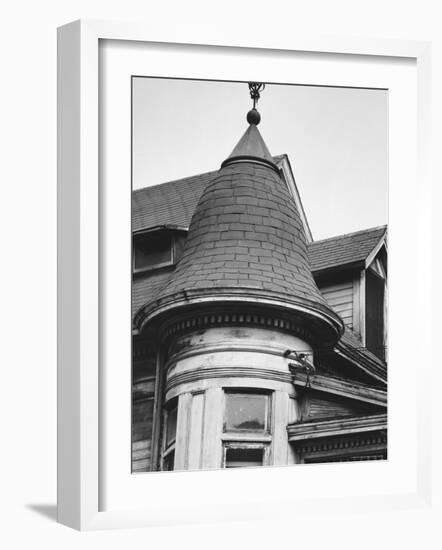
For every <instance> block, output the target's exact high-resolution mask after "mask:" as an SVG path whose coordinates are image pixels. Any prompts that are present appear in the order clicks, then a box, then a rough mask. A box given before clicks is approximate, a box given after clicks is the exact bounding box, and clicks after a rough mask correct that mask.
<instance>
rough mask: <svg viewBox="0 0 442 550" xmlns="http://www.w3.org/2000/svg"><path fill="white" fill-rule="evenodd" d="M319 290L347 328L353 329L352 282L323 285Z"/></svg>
mask: <svg viewBox="0 0 442 550" xmlns="http://www.w3.org/2000/svg"><path fill="white" fill-rule="evenodd" d="M319 288H320V290H321V292H322V294H323V296H324V298H325V299H326V300H327V302H328V303H329V304H330V306H331V307H332V308H333V309H334V310H335V311H336V313H337V314H338V315H339V316H340V317H341V318H342V320H343V321H344V323H345V324H346V325H347V326H348V327H349V328H353V280H352V279H350V280H346V281H343V282H339V283H334V284H323V285H321V286H320V287H319Z"/></svg>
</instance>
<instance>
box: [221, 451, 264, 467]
mask: <svg viewBox="0 0 442 550" xmlns="http://www.w3.org/2000/svg"><path fill="white" fill-rule="evenodd" d="M224 464H225V467H226V468H253V467H257V466H262V465H263V464H264V448H263V447H258V448H253V447H252V448H247V447H236V448H235V447H226V448H225V458H224Z"/></svg>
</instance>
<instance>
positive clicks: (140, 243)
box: [133, 228, 186, 273]
mask: <svg viewBox="0 0 442 550" xmlns="http://www.w3.org/2000/svg"><path fill="white" fill-rule="evenodd" d="M185 238H186V232H185V231H183V230H176V229H175V230H173V229H169V228H167V229H166V228H161V229H152V230H148V231H146V232H144V233H140V234H135V235H134V238H133V272H134V273H144V272H146V271H152V270H155V269H159V268H162V267H167V266H172V265H174V264H176V262H177V261H178V260H179V259H180V257H181V255H182V251H183V246H184V241H185Z"/></svg>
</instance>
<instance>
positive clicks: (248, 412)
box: [224, 392, 270, 434]
mask: <svg viewBox="0 0 442 550" xmlns="http://www.w3.org/2000/svg"><path fill="white" fill-rule="evenodd" d="M225 395H226V408H225V417H224V432H253V433H262V434H265V433H269V432H270V422H269V413H270V410H269V409H270V408H269V401H270V396H269V395H268V394H263V393H243V392H226V394H225Z"/></svg>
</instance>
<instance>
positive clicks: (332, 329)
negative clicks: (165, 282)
mask: <svg viewBox="0 0 442 550" xmlns="http://www.w3.org/2000/svg"><path fill="white" fill-rule="evenodd" d="M208 308H210V309H209V313H208V312H207V309H208ZM198 309H199V311H198ZM263 310H264V311H265V310H267V311H268V312H271V313H266V316H268V317H270V318H271V319H272V320H273V323H274V325H273V326H274V327H275V328H278V327H279V328H281V329H284V330H287V331H290V330H297V329H298V328H301V329H302V330H303V331H304V333H305V335H307V334H308V338H309V340H311V341H314V340H316V341H322V342H323V343H324V344H323V345H326V344H330V345H333V344H334V343H335V342H336V340H337V339H338V338H339V337H340V336H341V335H342V334H343V332H344V324H343V322H342V320H341V319H340V317H339V316H338V315H336V314H335V313H334V312H333V311H332V310H329V308H328V307H326V306H323V305H322V304H319V303H316V302H312V301H311V300H308V299H307V298H306V299H302V298H300V299H299V300H293V299H289V298H288V297H287V296H286V295H284V294H281V293H278V292H274V291H263V290H262V289H254V288H248V289H246V288H238V289H233V288H222V287H219V288H210V289H192V290H191V289H189V290H186V291H182V292H178V293H176V294H173V295H171V296H168V297H166V298H163V299H161V300H157V301H154V302H150V303H149V304H147V305H146V306H144V307H142V308H141V309H140V310H138V312H137V313H136V315H135V317H134V324H135V326H137V327H138V328H139V329H140V331H145V330H146V326H147V325H149V326H150V323H151V322H153V321H154V320H155V321H158V324H155V323H154V325H155V326H156V330H157V331H158V333H159V334H160V335H161V337H163V331H164V330H167V329H168V328H169V325H170V324H171V323H170V322H169V321H168V320H167V317H169V315H170V317H171V318H172V319H173V320H174V321H173V322H177V318H179V321H178V323H184V325H183V328H182V329H186V328H189V327H190V326H191V323H193V321H194V320H195V322H196V323H197V321H196V319H197V318H202V319H203V321H199V323H200V324H202V323H204V322H212V323H215V324H221V323H225V322H226V323H232V321H228V320H227V321H224V319H223V316H224V315H229V314H230V315H236V316H237V318H236V324H240V323H241V315H242V316H243V321H242V322H243V323H246V322H247V321H246V320H244V317H245V316H249V317H250V318H251V319H253V317H254V316H258V317H259V316H261V315H262V312H263ZM171 314H172V315H171ZM205 318H208V319H209V320H210V321H204V319H205ZM161 320H162V321H161ZM251 322H252V321H251ZM187 323H190V325H187ZM275 323H276V324H275ZM258 324H260V322H259V323H258ZM306 327H308V329H307V328H306ZM151 328H152V329H153V325H152V326H151Z"/></svg>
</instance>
